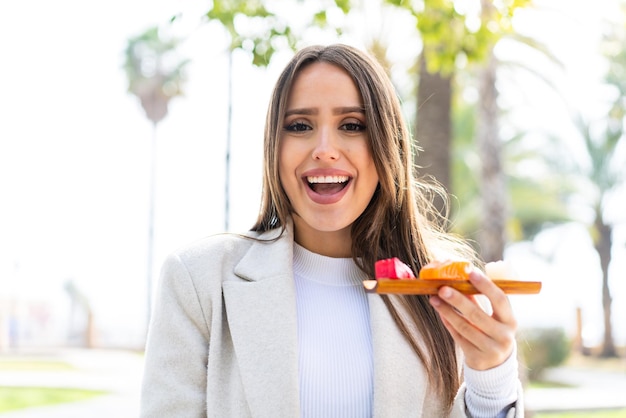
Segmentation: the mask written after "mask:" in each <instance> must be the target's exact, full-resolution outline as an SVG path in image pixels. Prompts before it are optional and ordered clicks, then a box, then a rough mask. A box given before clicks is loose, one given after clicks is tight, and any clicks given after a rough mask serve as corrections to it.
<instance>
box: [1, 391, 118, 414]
mask: <svg viewBox="0 0 626 418" xmlns="http://www.w3.org/2000/svg"><path fill="white" fill-rule="evenodd" d="M105 393H106V392H103V391H95V390H85V389H64V388H38V387H2V388H0V412H7V411H15V410H18V409H25V408H32V407H36V406H43V405H56V404H61V403H67V402H76V401H82V400H86V399H90V398H93V397H95V396H100V395H103V394H105Z"/></svg>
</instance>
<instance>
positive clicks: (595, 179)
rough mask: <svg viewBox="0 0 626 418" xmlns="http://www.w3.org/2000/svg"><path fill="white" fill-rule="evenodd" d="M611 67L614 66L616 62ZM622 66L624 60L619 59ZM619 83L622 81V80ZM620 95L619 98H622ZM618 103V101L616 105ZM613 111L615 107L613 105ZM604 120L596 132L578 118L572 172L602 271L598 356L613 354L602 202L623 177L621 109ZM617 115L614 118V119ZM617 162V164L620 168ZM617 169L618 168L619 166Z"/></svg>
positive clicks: (609, 242) (609, 229) (609, 232)
mask: <svg viewBox="0 0 626 418" xmlns="http://www.w3.org/2000/svg"><path fill="white" fill-rule="evenodd" d="M611 65H612V66H615V65H618V64H616V63H613V64H611ZM621 65H622V66H623V69H622V70H624V69H626V61H624V62H622V63H621ZM622 83H623V81H622ZM623 99H624V97H621V98H620V100H623ZM616 106H621V104H616ZM614 110H616V109H615V107H614ZM609 115H610V116H609V118H608V121H603V122H604V123H603V124H604V125H605V126H604V128H603V129H602V130H601V131H600V132H598V131H596V130H595V129H594V128H595V127H594V124H593V123H589V122H586V121H584V120H583V119H582V118H580V117H578V118H577V119H576V125H577V126H578V130H579V132H580V134H581V138H582V140H583V142H584V145H585V146H584V149H585V151H586V154H587V155H586V157H587V158H586V160H587V161H580V162H579V163H578V164H576V165H574V167H573V168H574V170H575V173H577V176H578V177H579V178H580V179H579V181H580V184H581V185H584V186H583V188H582V190H585V189H586V190H588V191H589V193H587V194H586V198H587V199H586V200H587V202H588V205H589V207H590V208H591V209H592V211H593V215H594V216H593V222H592V223H591V225H589V229H590V234H591V238H592V240H593V245H594V248H595V250H596V252H597V253H598V256H599V259H600V268H601V271H602V311H603V321H604V338H603V342H602V350H601V352H600V356H602V357H617V350H616V348H615V344H614V341H613V326H612V321H611V306H612V297H611V290H610V288H609V265H610V264H611V250H612V248H613V226H614V225H613V224H612V223H611V222H609V221H608V220H607V219H606V217H605V213H606V203H607V201H608V200H609V198H610V195H611V193H612V191H614V190H616V189H617V188H618V186H619V185H621V184H622V181H623V176H624V171H623V167H624V165H623V164H624V161H623V158H622V161H621V164H619V163H617V160H618V158H619V154H618V153H616V152H615V151H616V149H617V148H618V144H619V142H620V141H622V140H623V138H624V126H623V118H624V109H623V108H622V109H619V110H617V111H614V112H611V113H609ZM616 116H617V118H615V117H616ZM620 165H621V167H620ZM619 168H621V171H620V169H619Z"/></svg>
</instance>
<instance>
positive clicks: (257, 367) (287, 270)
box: [223, 228, 300, 417]
mask: <svg viewBox="0 0 626 418" xmlns="http://www.w3.org/2000/svg"><path fill="white" fill-rule="evenodd" d="M290 231H291V229H290V228H289V229H288V230H287V231H286V232H285V234H284V236H283V237H281V238H279V239H278V240H276V241H272V242H258V241H255V242H253V243H252V245H251V247H250V249H249V251H248V252H247V253H246V255H245V256H244V257H243V258H242V259H241V261H240V262H239V264H238V265H237V266H236V267H235V275H236V276H237V277H236V278H233V279H232V280H226V281H225V282H224V283H223V294H224V303H225V306H226V315H227V319H228V324H229V327H230V332H231V336H232V340H233V345H234V348H235V355H236V357H237V362H238V364H239V366H240V371H241V379H242V381H243V385H244V391H245V394H246V398H247V400H248V405H249V407H250V411H251V415H252V416H255V417H262V416H267V417H277V416H292V417H295V416H298V415H299V414H300V407H299V389H298V355H297V329H296V327H297V319H296V302H295V287H294V283H293V267H292V260H293V255H292V252H293V235H292V233H291V232H290ZM264 238H267V237H263V238H262V239H264ZM270 238H271V237H270Z"/></svg>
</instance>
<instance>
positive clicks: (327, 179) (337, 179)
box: [306, 176, 348, 183]
mask: <svg viewBox="0 0 626 418" xmlns="http://www.w3.org/2000/svg"><path fill="white" fill-rule="evenodd" d="M306 180H307V181H308V182H309V183H345V182H346V181H348V176H309V177H307V178H306Z"/></svg>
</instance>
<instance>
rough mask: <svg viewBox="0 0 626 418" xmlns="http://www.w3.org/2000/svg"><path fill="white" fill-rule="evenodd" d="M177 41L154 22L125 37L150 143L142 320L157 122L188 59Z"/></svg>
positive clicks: (132, 88) (131, 80) (177, 91)
mask: <svg viewBox="0 0 626 418" xmlns="http://www.w3.org/2000/svg"><path fill="white" fill-rule="evenodd" d="M178 44H179V41H178V40H176V39H173V38H169V39H164V37H163V35H162V34H161V30H159V28H158V27H156V26H154V27H151V28H149V29H147V30H146V31H145V32H143V33H141V34H140V35H138V36H135V37H132V38H130V39H129V40H128V42H127V45H126V50H125V58H126V59H125V63H124V69H125V70H126V76H127V78H128V92H129V93H131V94H133V95H135V96H137V98H139V101H140V102H141V107H142V108H143V110H144V111H145V113H146V117H147V118H148V119H149V120H150V121H151V122H152V140H151V147H150V194H149V199H150V200H149V213H148V254H147V265H146V287H147V301H146V310H147V312H146V321H147V322H149V321H150V312H151V306H152V302H151V299H152V265H153V250H154V200H155V199H154V197H155V190H156V165H157V158H156V156H157V151H156V150H157V140H156V137H157V135H156V133H157V125H158V123H159V122H161V121H162V120H163V119H164V118H165V117H166V116H167V113H168V106H169V103H170V100H172V98H174V97H176V96H180V95H182V93H183V90H182V86H183V84H184V81H185V74H184V68H185V66H186V65H187V63H188V62H189V61H188V60H185V59H181V58H180V57H179V56H178V55H177V53H176V50H177V48H178Z"/></svg>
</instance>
